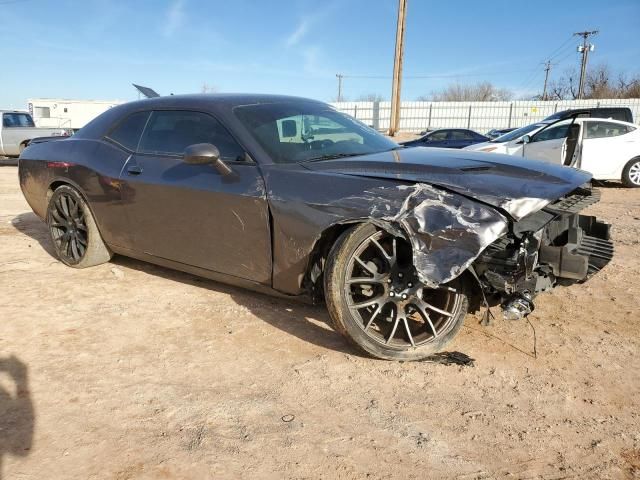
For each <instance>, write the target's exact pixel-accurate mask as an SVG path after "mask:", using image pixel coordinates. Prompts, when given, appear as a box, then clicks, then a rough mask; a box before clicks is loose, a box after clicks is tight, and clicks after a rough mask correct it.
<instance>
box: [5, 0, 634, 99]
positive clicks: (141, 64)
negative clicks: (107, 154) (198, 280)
mask: <svg viewBox="0 0 640 480" xmlns="http://www.w3.org/2000/svg"><path fill="white" fill-rule="evenodd" d="M397 6H398V2H397V1H396V0H0V64H2V73H1V74H0V108H26V104H27V98H40V97H47V98H72V99H95V100H134V99H136V98H138V96H137V93H136V91H135V90H134V88H133V87H132V86H131V84H132V83H137V84H141V85H145V86H149V87H151V88H153V89H155V90H156V91H158V92H159V93H160V94H165V95H166V94H169V93H175V94H180V93H196V92H201V91H202V88H203V85H207V86H208V87H210V88H214V89H215V90H217V91H220V92H252V93H281V94H291V95H299V96H305V97H310V98H316V99H319V100H324V101H330V100H333V99H335V97H336V96H337V83H338V82H337V79H336V74H337V73H341V74H343V75H345V78H344V80H343V85H344V87H343V88H344V89H343V95H344V97H346V98H347V99H349V100H356V99H358V98H359V97H360V96H362V95H367V94H379V95H382V96H383V97H385V98H387V99H388V98H389V97H390V92H391V79H390V77H391V74H392V70H393V56H394V44H395V30H396V19H397ZM582 30H599V32H600V33H599V34H598V35H597V36H595V37H593V38H592V42H593V43H594V44H595V46H596V47H595V51H594V52H593V54H592V55H591V57H590V64H591V65H597V64H602V63H604V64H607V65H608V66H609V67H610V68H612V69H613V70H615V71H624V72H626V73H628V74H638V73H640V0H616V1H615V2H614V1H603V0H579V1H574V0H538V1H535V2H533V1H516V0H512V1H506V0H483V1H471V0H468V1H463V0H457V1H456V0H453V1H452V0H449V1H442V0H440V1H432V0H408V8H407V25H406V35H405V40H406V46H405V57H404V75H405V77H404V80H403V84H402V98H403V99H404V100H414V99H416V98H417V97H418V96H422V95H428V94H430V93H432V92H434V91H437V90H438V89H441V88H443V87H445V86H446V85H448V84H450V83H454V82H456V81H458V82H460V83H475V82H478V81H483V80H487V81H490V82H492V83H494V84H495V85H496V86H498V87H501V88H507V89H509V90H511V91H512V92H513V93H514V95H515V96H516V97H521V96H525V95H533V94H536V93H539V92H540V91H541V89H542V83H543V80H544V71H543V65H542V62H543V61H545V60H547V59H549V58H551V60H552V62H553V63H555V65H554V66H553V68H552V70H551V79H552V80H553V79H554V78H557V77H558V76H560V75H561V74H562V73H564V72H565V71H566V70H567V69H568V68H571V67H577V66H578V64H579V54H578V53H577V52H576V46H577V44H578V43H579V39H578V38H576V37H573V38H572V37H571V34H572V33H573V32H577V31H582ZM371 77H375V78H371ZM416 77H422V78H416ZM425 77H426V78H425Z"/></svg>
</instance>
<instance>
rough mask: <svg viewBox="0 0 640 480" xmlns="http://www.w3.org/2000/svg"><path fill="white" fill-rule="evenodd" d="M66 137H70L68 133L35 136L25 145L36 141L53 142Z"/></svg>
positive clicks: (33, 143)
mask: <svg viewBox="0 0 640 480" xmlns="http://www.w3.org/2000/svg"><path fill="white" fill-rule="evenodd" d="M66 138H71V137H69V136H68V135H56V136H53V137H36V138H32V139H31V140H29V142H28V143H27V147H28V146H30V145H35V144H36V143H47V142H53V141H56V140H64V139H66Z"/></svg>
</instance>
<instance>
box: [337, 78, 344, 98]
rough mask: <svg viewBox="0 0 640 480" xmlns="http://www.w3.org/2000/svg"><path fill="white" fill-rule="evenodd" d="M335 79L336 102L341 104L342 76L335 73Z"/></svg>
mask: <svg viewBox="0 0 640 480" xmlns="http://www.w3.org/2000/svg"><path fill="white" fill-rule="evenodd" d="M336 78H337V79H338V101H339V102H341V101H342V79H343V78H344V75H342V74H341V73H336Z"/></svg>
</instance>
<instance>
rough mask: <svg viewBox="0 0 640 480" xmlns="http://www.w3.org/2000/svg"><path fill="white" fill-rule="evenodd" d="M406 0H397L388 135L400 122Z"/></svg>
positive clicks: (394, 131) (393, 131) (396, 128)
mask: <svg viewBox="0 0 640 480" xmlns="http://www.w3.org/2000/svg"><path fill="white" fill-rule="evenodd" d="M406 13H407V0H398V25H397V27H396V52H395V58H394V61H393V86H392V88H391V121H390V125H389V135H390V136H392V137H393V136H394V135H395V134H396V132H397V131H398V126H399V124H400V85H401V83H402V57H403V55H404V26H405V16H406Z"/></svg>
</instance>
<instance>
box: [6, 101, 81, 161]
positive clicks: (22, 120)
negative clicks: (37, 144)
mask: <svg viewBox="0 0 640 480" xmlns="http://www.w3.org/2000/svg"><path fill="white" fill-rule="evenodd" d="M0 116H2V123H0V156H5V157H17V156H19V155H20V152H21V151H22V150H24V149H25V148H26V146H27V144H28V143H29V140H31V139H32V138H35V137H49V136H60V135H69V133H70V132H69V131H68V130H67V129H64V128H37V127H36V126H35V124H34V123H33V118H31V115H29V114H28V113H27V112H20V111H17V110H0Z"/></svg>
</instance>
